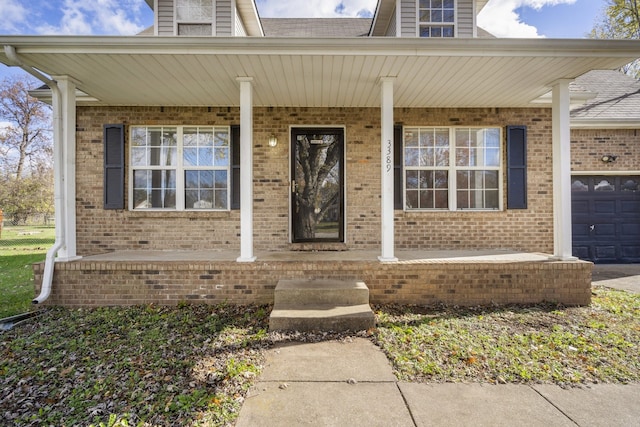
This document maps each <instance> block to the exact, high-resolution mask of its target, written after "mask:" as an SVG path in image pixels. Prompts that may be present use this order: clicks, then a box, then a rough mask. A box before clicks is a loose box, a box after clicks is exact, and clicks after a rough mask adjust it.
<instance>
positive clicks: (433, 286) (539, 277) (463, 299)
mask: <svg viewBox="0 0 640 427" xmlns="http://www.w3.org/2000/svg"><path fill="white" fill-rule="evenodd" d="M378 255H379V252H378V251H376V250H360V251H354V250H348V251H322V252H313V251H278V252H263V251H260V252H256V256H257V259H256V261H254V262H251V263H239V262H237V261H236V258H237V252H236V251H232V250H229V251H227V250H220V251H121V252H112V253H107V254H102V255H94V256H87V257H84V258H82V259H80V260H76V261H72V262H67V263H57V264H56V275H55V278H54V283H53V287H52V294H51V297H50V299H49V302H50V303H53V304H61V305H66V306H75V307H82V306H97V305H98V306H99V305H134V304H148V303H153V304H161V305H175V304H178V303H182V302H187V303H194V304H203V303H206V304H216V303H222V302H228V303H232V304H250V303H255V304H272V303H273V296H274V289H275V287H276V284H277V283H278V281H279V280H281V279H337V280H359V281H363V282H365V284H366V285H367V286H368V288H369V292H370V302H371V303H372V304H383V303H397V304H439V303H443V304H455V305H466V306H473V305H487V304H500V305H503V304H511V303H537V302H540V301H550V302H557V303H562V304H565V305H585V304H589V302H590V299H591V270H592V264H591V263H588V262H583V261H562V260H551V259H550V256H549V255H548V254H542V253H527V252H514V251H505V250H483V251H420V250H417V251H396V257H397V261H383V262H381V261H380V260H379V259H378ZM35 270H36V283H40V282H41V279H42V274H43V270H44V264H38V265H36V267H35Z"/></svg>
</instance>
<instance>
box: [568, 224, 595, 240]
mask: <svg viewBox="0 0 640 427" xmlns="http://www.w3.org/2000/svg"><path fill="white" fill-rule="evenodd" d="M571 229H572V230H573V238H574V239H578V240H580V239H586V240H588V239H589V238H590V234H591V229H590V228H589V224H575V223H573V224H572V225H571Z"/></svg>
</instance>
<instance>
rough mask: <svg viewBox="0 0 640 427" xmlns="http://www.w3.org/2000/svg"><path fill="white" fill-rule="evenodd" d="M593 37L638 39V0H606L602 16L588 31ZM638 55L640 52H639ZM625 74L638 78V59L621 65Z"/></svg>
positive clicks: (639, 71) (639, 73)
mask: <svg viewBox="0 0 640 427" xmlns="http://www.w3.org/2000/svg"><path fill="white" fill-rule="evenodd" d="M590 37H591V38H595V39H636V40H637V39H640V0H608V1H607V6H606V7H605V8H604V10H603V16H601V17H600V22H598V23H597V24H596V25H595V26H594V28H593V29H592V30H591V33H590ZM639 55H640V53H639ZM622 71H623V72H624V73H626V74H629V75H631V76H634V77H635V78H640V60H636V61H634V62H632V63H630V64H627V65H625V66H624V67H622Z"/></svg>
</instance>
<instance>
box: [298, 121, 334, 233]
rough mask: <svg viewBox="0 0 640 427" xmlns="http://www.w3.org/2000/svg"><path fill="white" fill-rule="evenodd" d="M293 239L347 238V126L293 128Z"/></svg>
mask: <svg viewBox="0 0 640 427" xmlns="http://www.w3.org/2000/svg"><path fill="white" fill-rule="evenodd" d="M291 153H292V155H291V160H292V161H291V163H292V164H291V169H292V170H291V177H292V181H291V225H292V229H293V241H294V242H315V241H320V242H323V241H324V242H343V241H344V188H343V187H344V185H343V183H344V176H343V169H344V168H343V163H344V129H341V128H293V129H292V130H291Z"/></svg>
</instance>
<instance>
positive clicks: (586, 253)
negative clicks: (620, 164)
mask: <svg viewBox="0 0 640 427" xmlns="http://www.w3.org/2000/svg"><path fill="white" fill-rule="evenodd" d="M571 202H572V203H571V207H572V221H573V255H574V256H577V257H578V258H581V259H585V260H589V261H593V262H596V263H631V262H636V263H637V262H640V177H638V176H574V177H573V178H572V180H571Z"/></svg>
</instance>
